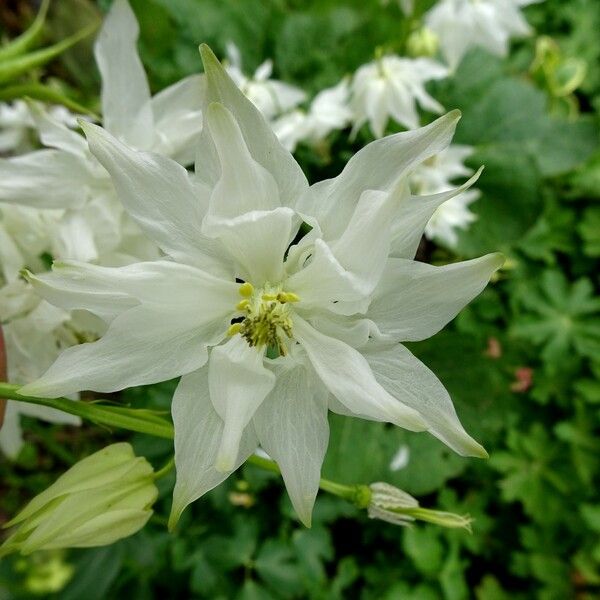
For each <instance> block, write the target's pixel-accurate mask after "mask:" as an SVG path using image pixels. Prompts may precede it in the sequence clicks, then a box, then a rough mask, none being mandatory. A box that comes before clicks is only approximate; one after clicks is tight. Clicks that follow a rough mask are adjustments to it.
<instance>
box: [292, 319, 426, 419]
mask: <svg viewBox="0 0 600 600" xmlns="http://www.w3.org/2000/svg"><path fill="white" fill-rule="evenodd" d="M294 337H295V338H296V339H297V340H298V341H299V342H300V343H301V344H302V346H303V348H304V350H306V353H307V354H308V357H309V359H310V361H311V363H312V365H313V367H314V369H315V371H316V372H317V375H318V376H319V377H320V378H321V381H322V382H323V383H324V384H325V386H326V387H327V389H328V390H329V391H330V392H331V393H332V394H334V395H335V396H336V398H337V399H338V400H339V401H340V402H341V403H342V404H344V405H345V406H347V407H348V408H349V409H350V410H351V411H352V412H353V413H355V414H357V415H363V414H364V415H367V416H370V417H372V418H375V419H377V420H382V421H389V422H390V423H394V424H396V425H399V426H400V427H404V428H406V429H409V430H411V431H423V430H424V429H426V428H427V425H426V423H425V421H423V419H422V417H421V416H420V415H419V414H418V413H417V412H416V411H415V410H414V409H412V408H409V407H408V406H405V405H404V404H402V402H400V401H398V400H396V399H395V398H393V397H392V396H391V395H390V394H389V393H388V392H386V391H385V390H384V389H383V387H381V385H380V384H379V383H377V381H376V380H375V377H374V376H373V373H372V371H371V369H370V367H369V365H368V363H367V361H366V360H365V358H364V357H363V356H362V354H361V353H360V352H358V351H357V350H355V349H354V348H351V347H350V346H348V345H347V344H344V343H343V342H341V341H339V340H336V339H335V338H331V337H328V336H326V335H323V334H322V333H320V332H318V331H317V330H316V329H314V328H313V327H312V326H311V325H309V324H308V323H307V322H306V321H304V319H302V318H300V317H299V316H298V315H296V316H295V317H294Z"/></svg>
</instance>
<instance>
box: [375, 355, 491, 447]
mask: <svg viewBox="0 0 600 600" xmlns="http://www.w3.org/2000/svg"><path fill="white" fill-rule="evenodd" d="M364 355H365V358H366V359H367V361H368V363H369V365H370V367H371V369H372V370H373V374H374V375H375V379H376V380H377V381H378V382H379V383H380V384H381V385H382V386H383V387H384V388H385V389H386V390H387V391H388V392H389V393H390V394H391V395H392V396H394V398H397V399H398V400H399V401H400V402H402V403H403V404H405V405H406V406H410V407H411V408H414V409H415V410H416V411H418V412H419V413H420V414H421V416H422V417H423V419H425V421H426V422H427V424H428V431H429V432H430V433H432V434H433V435H435V436H436V437H437V438H439V439H440V440H442V442H444V443H445V444H447V445H448V446H450V448H452V449H453V450H454V451H455V452H458V454H460V455H462V456H478V457H479V458H486V457H487V452H486V451H485V450H484V449H483V447H482V446H481V445H480V444H478V443H477V442H476V441H475V440H474V439H473V438H472V437H471V436H470V435H468V434H467V432H466V431H465V430H464V428H463V426H462V425H461V424H460V421H459V420H458V416H457V415H456V411H455V410H454V406H453V405H452V400H450V396H449V395H448V392H447V391H446V389H445V388H444V386H443V385H442V384H441V383H440V381H439V379H438V378H437V377H436V376H435V375H434V374H433V373H432V372H431V371H430V370H429V369H428V368H427V367H426V366H425V365H424V364H423V363H422V362H421V361H420V360H418V359H416V358H415V357H414V356H413V355H412V354H411V353H410V352H409V351H408V350H407V349H406V348H405V347H404V346H402V345H400V344H394V345H388V346H377V345H376V344H374V345H373V347H371V348H369V347H368V346H367V348H366V349H365V350H364Z"/></svg>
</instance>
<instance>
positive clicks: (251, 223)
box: [203, 207, 300, 286]
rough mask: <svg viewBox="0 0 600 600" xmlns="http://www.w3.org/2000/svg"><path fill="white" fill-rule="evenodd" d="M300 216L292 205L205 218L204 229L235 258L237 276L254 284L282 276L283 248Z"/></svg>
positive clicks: (296, 225) (259, 284) (292, 234)
mask: <svg viewBox="0 0 600 600" xmlns="http://www.w3.org/2000/svg"><path fill="white" fill-rule="evenodd" d="M299 226H300V218H299V217H298V215H296V214H295V213H294V211H293V210H292V209H291V208H287V207H280V208H277V209H275V210H271V211H252V212H248V213H245V214H243V215H241V216H239V217H237V218H234V219H214V218H212V219H208V218H207V219H206V220H205V223H204V227H203V231H204V232H205V233H206V235H207V236H210V237H216V238H218V239H219V240H220V241H221V242H222V244H223V247H224V249H226V250H227V252H228V253H229V255H230V256H231V257H232V258H233V259H234V260H235V263H236V265H237V267H236V271H235V274H236V277H238V278H240V279H243V280H244V281H250V282H251V283H252V285H254V286H262V285H264V284H265V283H266V282H277V281H280V280H281V279H282V276H283V270H284V263H283V257H284V254H285V251H286V249H287V248H288V246H289V245H290V243H291V241H292V240H293V238H294V236H295V234H296V232H297V231H298V227H299Z"/></svg>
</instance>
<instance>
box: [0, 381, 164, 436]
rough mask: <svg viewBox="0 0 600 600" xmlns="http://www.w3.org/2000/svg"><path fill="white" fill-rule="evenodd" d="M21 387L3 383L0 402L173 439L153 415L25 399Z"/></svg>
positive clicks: (98, 405) (63, 400) (58, 400)
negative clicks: (49, 409)
mask: <svg viewBox="0 0 600 600" xmlns="http://www.w3.org/2000/svg"><path fill="white" fill-rule="evenodd" d="M19 387H20V386H18V385H13V384H10V383H0V398H8V399H9V400H17V401H19V402H27V403H29V404H37V405H39V406H47V407H48V408H55V409H57V410H60V411H62V412H66V413H69V414H71V415H75V416H77V417H81V418H82V419H87V420H88V421H92V422H93V423H98V424H100V425H108V426H109V427H119V428H121V429H128V430H130V431H137V432H139V433H147V434H149V435H153V436H155V437H161V438H166V439H173V437H174V432H173V425H172V424H171V423H170V422H169V421H168V420H167V419H164V418H163V417H161V416H159V414H158V413H156V412H154V411H150V410H145V409H134V408H126V407H121V406H109V405H106V404H101V403H95V402H94V403H92V402H84V401H80V402H78V401H75V400H69V399H68V398H37V397H32V396H22V395H21V394H19V393H18V389H19Z"/></svg>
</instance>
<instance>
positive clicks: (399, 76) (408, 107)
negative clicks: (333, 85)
mask: <svg viewBox="0 0 600 600" xmlns="http://www.w3.org/2000/svg"><path fill="white" fill-rule="evenodd" d="M447 74H448V70H447V68H446V67H444V66H443V65H441V64H439V63H437V62H435V61H433V60H431V59H428V58H416V59H410V58H400V57H398V56H382V57H380V58H377V59H376V60H374V61H373V62H371V63H368V64H366V65H363V66H362V67H360V68H359V69H358V71H356V73H355V75H354V78H353V81H352V97H351V100H350V106H351V108H352V111H353V113H354V129H353V131H354V133H356V132H357V131H358V130H359V129H360V128H361V127H362V126H363V124H364V123H366V122H367V121H368V122H369V126H370V128H371V131H372V132H373V134H374V135H375V137H378V138H379V137H382V136H383V135H384V133H385V128H386V125H387V122H388V119H389V118H392V119H394V120H396V121H397V122H398V123H400V124H401V125H403V126H404V127H406V128H407V129H415V128H416V127H418V126H419V115H418V113H417V108H416V105H417V103H418V104H419V105H420V106H421V108H423V109H424V110H428V111H431V112H434V113H442V112H443V110H444V108H443V107H442V105H441V104H440V103H439V102H437V101H436V100H434V99H433V98H432V97H431V96H430V95H429V94H428V93H427V92H426V91H425V83H426V82H427V81H430V80H434V79H443V78H444V77H446V76H447Z"/></svg>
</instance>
